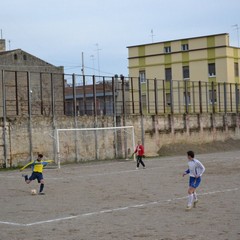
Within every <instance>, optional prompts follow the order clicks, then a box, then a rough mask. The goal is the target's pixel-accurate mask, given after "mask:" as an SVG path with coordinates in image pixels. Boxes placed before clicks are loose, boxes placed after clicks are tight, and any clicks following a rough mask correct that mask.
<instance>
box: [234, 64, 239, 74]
mask: <svg viewBox="0 0 240 240" xmlns="http://www.w3.org/2000/svg"><path fill="white" fill-rule="evenodd" d="M234 75H235V77H239V69H238V63H234Z"/></svg>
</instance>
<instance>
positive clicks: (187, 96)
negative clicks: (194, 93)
mask: <svg viewBox="0 0 240 240" xmlns="http://www.w3.org/2000/svg"><path fill="white" fill-rule="evenodd" d="M183 101H184V105H186V103H187V105H191V95H190V92H187V94H186V92H184V93H183Z"/></svg>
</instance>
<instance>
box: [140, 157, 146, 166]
mask: <svg viewBox="0 0 240 240" xmlns="http://www.w3.org/2000/svg"><path fill="white" fill-rule="evenodd" d="M139 162H140V163H141V164H142V166H143V167H144V168H145V164H144V162H143V160H142V156H139Z"/></svg>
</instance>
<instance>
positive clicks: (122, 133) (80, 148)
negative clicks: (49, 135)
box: [55, 126, 135, 168]
mask: <svg viewBox="0 0 240 240" xmlns="http://www.w3.org/2000/svg"><path fill="white" fill-rule="evenodd" d="M55 136H56V153H57V162H58V168H60V167H61V163H62V162H80V161H88V160H107V159H128V157H129V156H130V155H131V154H132V153H133V152H134V148H135V133H134V127H133V126H122V127H103V128H69V129H68V128H67V129H61V128H57V129H56V135H55Z"/></svg>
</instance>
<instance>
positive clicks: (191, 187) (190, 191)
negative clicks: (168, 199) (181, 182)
mask: <svg viewBox="0 0 240 240" xmlns="http://www.w3.org/2000/svg"><path fill="white" fill-rule="evenodd" d="M194 182H195V178H194V177H190V178H189V188H188V200H187V208H186V210H190V209H191V208H192V204H193V193H194V191H195V188H194Z"/></svg>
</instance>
